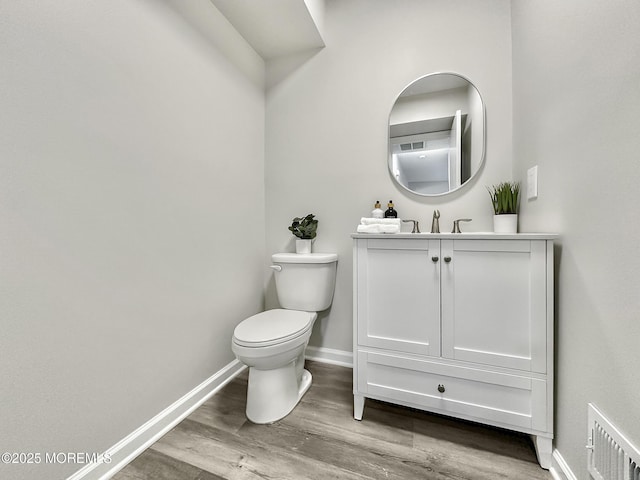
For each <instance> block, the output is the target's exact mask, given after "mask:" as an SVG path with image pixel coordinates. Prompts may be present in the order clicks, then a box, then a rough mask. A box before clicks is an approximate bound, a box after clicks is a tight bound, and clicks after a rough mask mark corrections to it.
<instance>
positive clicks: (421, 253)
mask: <svg viewBox="0 0 640 480" xmlns="http://www.w3.org/2000/svg"><path fill="white" fill-rule="evenodd" d="M353 238H354V252H353V253H354V317H353V318H354V368H353V386H354V417H355V418H356V419H358V420H361V419H362V416H363V411H364V403H365V398H373V399H378V400H383V401H387V402H392V403H397V404H401V405H406V406H409V407H413V408H418V409H422V410H428V411H433V412H436V413H440V414H444V415H450V416H454V417H458V418H463V419H467V420H473V421H477V422H481V423H485V424H489V425H495V426H498V427H503V428H508V429H511V430H517V431H520V432H525V433H528V434H531V435H532V436H533V437H534V440H535V442H534V443H535V445H536V449H537V453H538V460H539V462H540V465H541V466H542V467H544V468H549V466H550V464H551V440H552V438H553V238H554V236H553V235H545V234H515V235H499V234H466V233H465V234H396V235H366V234H354V235H353Z"/></svg>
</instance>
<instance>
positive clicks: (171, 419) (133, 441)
mask: <svg viewBox="0 0 640 480" xmlns="http://www.w3.org/2000/svg"><path fill="white" fill-rule="evenodd" d="M245 368H246V366H245V365H243V364H242V363H240V362H239V361H238V360H234V361H232V362H231V363H229V364H228V365H227V366H225V367H224V368H222V369H221V370H220V371H218V372H217V373H215V374H214V375H212V376H211V377H209V378H208V379H206V380H205V381H204V382H202V383H201V384H200V385H198V386H197V387H196V388H194V389H193V390H191V391H190V392H189V393H187V394H186V395H184V396H183V397H182V398H180V399H179V400H177V401H175V402H174V403H173V404H172V405H170V406H169V407H167V408H165V409H164V410H163V411H162V412H160V413H159V414H158V415H156V416H155V417H153V418H152V419H151V420H149V421H148V422H147V423H145V424H144V425H142V426H141V427H139V428H138V429H137V430H135V431H134V432H132V433H130V434H129V435H127V436H126V437H125V438H123V439H122V440H120V441H119V442H118V443H116V444H115V445H114V446H112V447H111V448H109V449H108V450H106V451H105V452H104V455H103V457H104V458H107V459H109V462H108V463H106V462H105V461H101V462H92V463H88V464H87V465H85V466H84V467H83V468H82V469H80V470H78V471H77V472H76V473H74V474H73V475H71V476H70V477H69V478H67V480H107V479H109V478H111V477H112V476H113V475H115V474H116V473H117V472H118V471H120V470H122V469H123V468H124V467H125V466H126V465H127V464H128V463H129V462H131V461H132V460H133V459H134V458H136V457H137V456H138V455H140V454H141V453H142V452H143V451H144V450H146V449H147V448H149V447H150V446H151V445H152V444H153V443H154V442H155V441H156V440H158V439H159V438H160V437H162V436H163V435H164V434H165V433H167V432H168V431H169V430H171V429H172V428H173V427H175V426H176V425H177V424H178V423H180V422H181V421H182V420H184V419H185V418H186V417H187V416H188V415H189V414H190V413H191V412H193V411H194V410H195V409H196V408H198V407H199V406H200V405H202V404H203V403H204V402H206V401H207V400H208V399H209V398H210V397H211V396H212V395H213V394H215V393H216V392H217V391H218V390H220V389H221V388H222V387H224V386H225V385H226V384H227V383H228V382H229V381H231V380H232V379H233V378H234V377H235V376H236V375H238V374H239V373H240V372H242V371H243V370H244V369H245Z"/></svg>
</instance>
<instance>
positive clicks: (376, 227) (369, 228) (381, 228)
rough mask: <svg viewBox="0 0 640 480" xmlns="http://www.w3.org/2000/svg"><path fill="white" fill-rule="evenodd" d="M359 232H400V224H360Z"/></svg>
mask: <svg viewBox="0 0 640 480" xmlns="http://www.w3.org/2000/svg"><path fill="white" fill-rule="evenodd" d="M357 231H358V233H400V225H384V224H382V223H378V224H373V225H358V229H357Z"/></svg>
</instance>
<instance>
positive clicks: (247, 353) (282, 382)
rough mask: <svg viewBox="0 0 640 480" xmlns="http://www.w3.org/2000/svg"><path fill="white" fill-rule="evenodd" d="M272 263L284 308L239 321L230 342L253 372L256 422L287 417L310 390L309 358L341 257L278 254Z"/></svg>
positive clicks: (250, 400) (251, 405)
mask: <svg viewBox="0 0 640 480" xmlns="http://www.w3.org/2000/svg"><path fill="white" fill-rule="evenodd" d="M271 261H272V262H273V265H271V268H272V269H273V270H274V275H275V281H276V291H277V294H278V301H279V302H280V306H281V307H282V308H277V309H273V310H267V311H266V312H262V313H258V314H257V315H253V316H252V317H249V318H247V319H246V320H243V321H242V322H240V324H239V325H238V326H237V327H236V328H235V330H234V332H233V340H232V343H231V349H232V350H233V353H234V354H235V356H236V358H237V359H238V360H240V361H241V362H242V363H244V364H245V365H247V366H248V367H249V384H248V387H247V411H246V412H247V418H248V419H249V420H251V421H252V422H254V423H272V422H275V421H277V420H280V419H281V418H283V417H285V416H287V415H288V414H289V413H290V412H291V411H292V410H293V409H294V408H295V406H296V405H297V404H298V402H299V401H300V399H301V398H302V396H303V395H304V394H305V393H306V391H307V390H308V389H309V387H310V386H311V373H309V371H308V370H305V368H304V358H305V357H304V353H305V349H306V347H307V344H308V343H309V337H310V336H311V330H312V328H313V324H314V322H315V320H316V318H317V317H318V314H317V312H320V311H322V310H326V309H327V308H329V306H331V302H332V300H333V291H334V287H335V280H336V266H337V262H338V255H337V254H335V253H306V254H298V253H276V254H273V255H272V256H271Z"/></svg>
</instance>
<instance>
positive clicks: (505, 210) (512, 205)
mask: <svg viewBox="0 0 640 480" xmlns="http://www.w3.org/2000/svg"><path fill="white" fill-rule="evenodd" d="M487 190H488V191H489V196H490V197H491V204H492V205H493V212H494V213H495V214H496V215H505V214H514V213H518V208H519V207H520V205H519V203H518V200H519V197H520V183H518V182H502V183H499V184H498V185H494V186H493V187H491V188H489V187H487Z"/></svg>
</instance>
